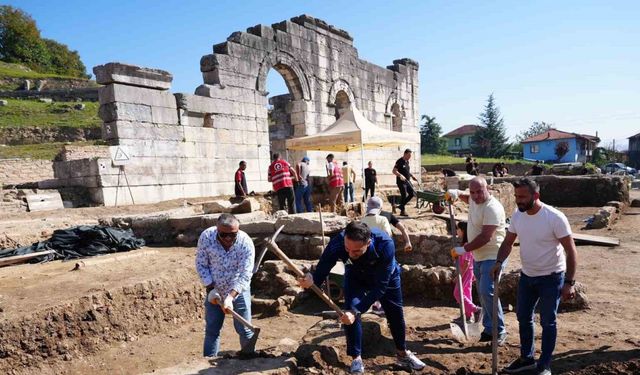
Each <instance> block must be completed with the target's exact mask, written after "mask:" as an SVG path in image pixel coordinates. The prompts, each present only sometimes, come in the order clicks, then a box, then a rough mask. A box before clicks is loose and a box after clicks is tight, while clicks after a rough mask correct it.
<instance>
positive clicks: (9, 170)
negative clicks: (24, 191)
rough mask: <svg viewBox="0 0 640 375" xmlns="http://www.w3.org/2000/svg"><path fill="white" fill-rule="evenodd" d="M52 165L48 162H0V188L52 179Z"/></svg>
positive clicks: (25, 160)
mask: <svg viewBox="0 0 640 375" xmlns="http://www.w3.org/2000/svg"><path fill="white" fill-rule="evenodd" d="M52 164H53V163H52V162H51V161H49V160H31V159H4V160H0V186H1V185H19V184H25V183H30V182H38V181H43V180H48V179H52V178H53V168H52Z"/></svg>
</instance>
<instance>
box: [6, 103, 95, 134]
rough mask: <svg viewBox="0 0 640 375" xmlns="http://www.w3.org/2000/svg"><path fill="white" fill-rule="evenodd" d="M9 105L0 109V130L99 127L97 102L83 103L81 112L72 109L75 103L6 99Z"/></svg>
mask: <svg viewBox="0 0 640 375" xmlns="http://www.w3.org/2000/svg"><path fill="white" fill-rule="evenodd" d="M7 100H8V102H9V104H8V105H7V106H4V107H0V128H5V127H22V126H39V127H52V126H71V127H77V128H87V127H99V126H100V124H102V120H100V118H99V117H98V108H99V107H100V104H99V103H97V102H83V103H82V104H84V105H85V108H84V109H83V110H81V111H79V110H76V109H73V106H74V105H75V104H78V103H75V102H54V103H41V102H39V101H37V100H19V99H7Z"/></svg>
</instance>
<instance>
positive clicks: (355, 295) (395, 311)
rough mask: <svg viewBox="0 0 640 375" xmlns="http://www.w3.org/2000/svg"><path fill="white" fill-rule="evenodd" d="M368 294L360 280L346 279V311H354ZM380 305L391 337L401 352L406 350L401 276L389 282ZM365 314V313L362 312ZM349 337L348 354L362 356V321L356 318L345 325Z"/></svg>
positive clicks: (354, 356)
mask: <svg viewBox="0 0 640 375" xmlns="http://www.w3.org/2000/svg"><path fill="white" fill-rule="evenodd" d="M367 292H368V290H367V289H366V288H364V287H363V285H362V284H361V283H360V282H358V280H354V279H350V278H346V277H345V280H344V294H345V295H344V300H345V303H344V304H345V306H344V307H345V309H346V310H352V309H353V306H355V305H357V304H358V303H360V300H361V299H362V297H364V295H365V294H366V293H367ZM380 304H381V305H382V309H383V310H384V313H385V316H386V318H387V324H389V328H390V330H391V337H393V342H394V343H395V345H396V349H398V350H400V351H404V350H406V343H405V330H406V326H405V322H404V312H403V310H402V288H401V286H400V274H399V273H398V274H397V276H393V277H392V278H391V280H389V284H388V286H387V290H386V291H385V293H384V295H383V296H382V297H381V298H380ZM362 312H363V313H364V311H362ZM343 327H344V332H345V335H346V337H347V354H348V355H350V356H351V357H353V358H356V357H358V356H359V355H361V354H362V320H361V319H360V318H356V320H355V322H353V324H351V325H343Z"/></svg>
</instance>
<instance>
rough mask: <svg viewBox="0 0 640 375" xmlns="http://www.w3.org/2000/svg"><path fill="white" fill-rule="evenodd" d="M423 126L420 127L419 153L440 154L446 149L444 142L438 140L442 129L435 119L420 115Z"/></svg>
mask: <svg viewBox="0 0 640 375" xmlns="http://www.w3.org/2000/svg"><path fill="white" fill-rule="evenodd" d="M422 120H423V121H424V124H421V125H420V153H422V154H442V153H444V151H445V150H446V148H447V143H446V140H444V139H442V138H440V135H441V134H442V127H441V126H440V124H438V123H437V122H436V118H435V117H430V116H428V115H422Z"/></svg>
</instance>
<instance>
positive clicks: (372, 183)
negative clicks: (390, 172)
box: [363, 161, 378, 202]
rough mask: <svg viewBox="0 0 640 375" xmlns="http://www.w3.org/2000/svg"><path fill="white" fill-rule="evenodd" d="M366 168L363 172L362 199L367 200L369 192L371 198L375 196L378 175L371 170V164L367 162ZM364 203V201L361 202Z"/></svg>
mask: <svg viewBox="0 0 640 375" xmlns="http://www.w3.org/2000/svg"><path fill="white" fill-rule="evenodd" d="M368 166H369V167H368V168H365V170H364V199H365V200H366V199H367V195H368V194H369V192H371V195H370V196H371V197H373V196H374V195H376V184H377V183H378V174H377V173H376V170H375V169H373V163H372V162H371V161H369V164H368ZM363 202H364V200H363Z"/></svg>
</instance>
